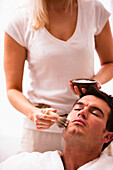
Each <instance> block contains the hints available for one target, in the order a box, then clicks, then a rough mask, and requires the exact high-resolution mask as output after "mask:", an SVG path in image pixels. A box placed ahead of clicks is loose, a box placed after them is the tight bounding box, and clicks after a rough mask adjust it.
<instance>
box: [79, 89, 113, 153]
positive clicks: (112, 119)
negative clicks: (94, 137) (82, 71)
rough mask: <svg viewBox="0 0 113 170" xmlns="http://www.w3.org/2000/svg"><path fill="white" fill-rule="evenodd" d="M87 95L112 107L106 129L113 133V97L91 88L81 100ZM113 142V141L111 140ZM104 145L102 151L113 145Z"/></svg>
mask: <svg viewBox="0 0 113 170" xmlns="http://www.w3.org/2000/svg"><path fill="white" fill-rule="evenodd" d="M86 95H94V96H96V97H98V98H100V99H102V100H104V101H105V102H106V103H107V104H108V105H109V107H110V114H109V117H108V120H107V123H106V129H107V130H108V131H109V132H113V97H112V96H111V95H108V94H106V93H105V92H103V91H101V90H99V89H98V88H97V87H94V86H90V87H89V88H88V90H87V91H86V93H85V94H82V95H81V96H80V98H82V97H83V96H86ZM111 141H112V140H111ZM111 141H110V142H108V143H104V145H103V147H102V151H103V150H104V149H105V148H106V147H107V146H108V145H109V144H110V143H111Z"/></svg>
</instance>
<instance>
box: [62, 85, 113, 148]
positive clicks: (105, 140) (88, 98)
mask: <svg viewBox="0 0 113 170" xmlns="http://www.w3.org/2000/svg"><path fill="white" fill-rule="evenodd" d="M68 118H70V121H69V125H68V127H67V130H66V131H65V133H64V138H65V139H67V138H66V136H67V137H69V136H71V138H73V137H74V138H73V142H74V141H75V142H79V144H81V145H83V144H84V145H85V147H88V148H91V149H92V150H93V149H100V150H103V149H104V148H105V147H106V146H107V145H108V144H109V143H110V142H111V140H112V139H113V98H112V97H111V96H109V95H107V94H106V93H104V92H101V91H100V90H98V89H97V88H92V87H91V88H90V89H89V90H88V91H87V92H86V93H85V94H84V95H82V96H81V97H80V99H79V100H78V101H77V102H76V103H75V105H74V107H73V109H72V111H71V112H70V113H69V116H68Z"/></svg>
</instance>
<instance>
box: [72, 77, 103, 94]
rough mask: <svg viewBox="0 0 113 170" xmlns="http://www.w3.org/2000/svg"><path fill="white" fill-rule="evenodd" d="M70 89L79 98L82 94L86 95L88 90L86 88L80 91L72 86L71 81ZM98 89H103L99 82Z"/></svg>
mask: <svg viewBox="0 0 113 170" xmlns="http://www.w3.org/2000/svg"><path fill="white" fill-rule="evenodd" d="M70 88H71V90H72V91H73V92H74V93H75V94H76V95H78V96H81V95H82V93H85V92H86V89H85V88H81V91H82V92H81V91H80V90H79V88H78V87H77V86H74V87H73V85H72V82H71V80H70ZM97 88H98V89H100V88H101V83H100V82H99V81H98V84H97Z"/></svg>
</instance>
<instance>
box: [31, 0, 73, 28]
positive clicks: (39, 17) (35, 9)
mask: <svg viewBox="0 0 113 170" xmlns="http://www.w3.org/2000/svg"><path fill="white" fill-rule="evenodd" d="M73 1H74V0H65V4H66V10H67V9H68V8H69V6H70V7H71V8H72V4H73ZM31 15H32V23H31V24H32V27H33V28H34V29H35V30H38V29H39V28H43V27H44V26H47V27H49V18H48V11H47V3H46V0H31Z"/></svg>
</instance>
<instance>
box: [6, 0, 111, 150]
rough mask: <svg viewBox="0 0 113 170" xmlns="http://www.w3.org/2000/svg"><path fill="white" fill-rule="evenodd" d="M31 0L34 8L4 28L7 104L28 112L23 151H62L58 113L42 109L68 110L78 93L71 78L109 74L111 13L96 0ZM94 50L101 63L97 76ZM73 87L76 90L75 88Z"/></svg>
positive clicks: (107, 77) (99, 77)
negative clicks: (26, 80) (27, 72)
mask: <svg viewBox="0 0 113 170" xmlns="http://www.w3.org/2000/svg"><path fill="white" fill-rule="evenodd" d="M31 3H32V12H31V11H30V14H29V11H28V12H26V14H25V17H24V15H23V13H22V14H19V15H18V16H16V17H15V18H14V20H13V21H12V22H11V23H10V24H9V25H8V26H7V27H6V29H5V40H4V41H5V43H4V68H5V74H6V84H7V94H8V98H9V100H10V102H11V104H12V105H13V106H14V107H15V108H16V109H17V110H18V111H20V112H21V113H23V114H24V115H25V116H26V118H25V122H24V133H23V138H22V151H29V152H31V151H40V152H43V151H47V150H55V149H59V150H62V148H63V145H64V141H63V139H62V137H61V132H62V131H61V130H60V129H59V128H58V127H57V126H56V124H54V121H53V120H56V116H54V115H47V114H44V113H48V110H51V112H53V113H54V112H55V113H57V114H64V113H68V112H69V111H70V110H71V107H72V105H73V103H75V100H77V95H75V94H74V93H73V91H72V90H71V89H72V84H71V83H70V85H69V80H71V79H74V78H93V79H95V80H98V81H99V82H100V84H104V83H106V82H108V81H109V80H110V79H111V78H112V77H113V75H112V70H113V51H112V35H111V30H110V24H109V20H108V18H109V15H110V14H109V12H108V11H106V10H105V9H104V7H103V6H102V5H101V4H100V3H99V2H98V1H95V0H93V1H91V0H89V1H88V0H87V1H86V0H33V1H31ZM95 49H96V51H97V53H98V56H99V59H100V63H101V68H100V70H99V72H98V73H97V74H96V75H94V50H95ZM25 60H27V61H28V67H29V70H30V78H31V84H30V88H29V90H28V97H26V96H24V95H23V93H22V80H23V72H24V63H25ZM70 87H71V88H70ZM74 92H75V93H76V94H79V95H80V92H79V91H78V89H77V87H75V88H74ZM43 104H44V106H45V107H46V108H43ZM36 106H37V107H36Z"/></svg>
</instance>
